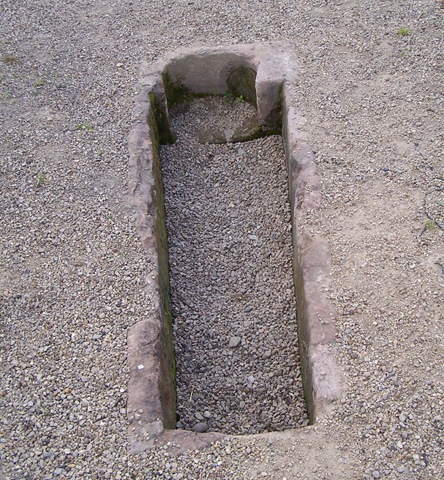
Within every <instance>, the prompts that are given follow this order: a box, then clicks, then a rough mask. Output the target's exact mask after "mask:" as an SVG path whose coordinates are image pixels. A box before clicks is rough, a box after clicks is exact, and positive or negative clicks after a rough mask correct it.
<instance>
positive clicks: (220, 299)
mask: <svg viewBox="0 0 444 480" xmlns="http://www.w3.org/2000/svg"><path fill="white" fill-rule="evenodd" d="M184 107H186V108H184ZM178 109H179V111H178V112H177V113H176V112H174V110H171V121H172V130H173V132H174V134H175V137H176V142H175V143H174V144H172V145H165V146H164V147H162V150H161V156H162V177H163V182H164V189H165V207H166V217H167V230H168V243H169V246H168V251H169V262H170V280H171V285H170V287H171V292H172V306H173V322H174V336H175V347H176V371H177V402H178V408H177V413H178V414H179V416H180V421H179V422H178V424H177V427H178V428H185V429H188V430H189V429H196V428H201V429H202V428H208V430H209V431H218V432H223V433H229V434H252V433H261V432H264V431H273V430H283V429H288V428H296V427H299V426H306V425H307V424H308V417H307V412H306V407H305V402H304V396H303V389H302V380H301V371H300V367H299V358H298V340H297V325H296V304H295V295H294V287H293V268H292V267H293V262H292V259H293V254H292V241H291V218H290V205H289V197H288V177H287V172H286V162H285V153H284V149H283V143H282V138H281V137H280V136H274V137H265V138H260V139H257V140H253V141H249V142H242V143H228V144H222V145H217V144H216V145H215V144H209V143H206V144H202V143H200V142H199V138H201V137H202V132H207V136H208V132H213V135H212V136H215V137H218V136H219V137H220V136H221V135H220V134H219V135H217V132H222V133H223V132H224V131H225V130H227V129H231V130H236V129H237V128H239V127H240V126H241V125H242V124H243V123H244V122H245V121H246V119H248V118H249V116H251V115H252V114H254V112H255V109H254V107H253V106H251V105H249V104H247V103H245V102H243V103H241V102H240V101H239V100H238V99H237V100H232V101H230V100H229V99H223V98H221V97H209V98H202V99H195V100H194V101H193V102H191V103H190V104H188V105H186V106H184V105H179V107H178ZM209 136H211V135H209Z"/></svg>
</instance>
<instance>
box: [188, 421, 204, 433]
mask: <svg viewBox="0 0 444 480" xmlns="http://www.w3.org/2000/svg"><path fill="white" fill-rule="evenodd" d="M192 430H193V432H198V433H204V432H206V431H207V430H208V424H207V423H205V422H199V423H196V424H195V425H194V427H193V428H192Z"/></svg>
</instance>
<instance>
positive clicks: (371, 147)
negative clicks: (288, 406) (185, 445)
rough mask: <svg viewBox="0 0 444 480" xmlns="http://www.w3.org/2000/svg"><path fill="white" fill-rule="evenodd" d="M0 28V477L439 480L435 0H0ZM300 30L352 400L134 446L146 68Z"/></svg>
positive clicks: (439, 64) (439, 80) (304, 86)
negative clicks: (177, 55)
mask: <svg viewBox="0 0 444 480" xmlns="http://www.w3.org/2000/svg"><path fill="white" fill-rule="evenodd" d="M401 29H405V30H401ZM0 31H1V35H0V342H1V343H0V352H1V353H0V356H1V366H0V368H1V377H0V378H1V380H0V381H1V387H0V389H1V392H0V412H1V415H0V455H1V461H0V472H2V473H0V477H2V476H3V477H4V478H5V479H17V480H18V479H20V480H21V479H24V478H28V479H30V478H35V479H53V478H75V479H77V478H79V479H94V478H95V479H102V478H113V479H120V478H132V479H134V478H136V479H146V478H165V479H179V478H182V479H198V478H199V479H200V478H202V479H204V478H213V479H215V478H223V479H233V478H235V479H237V478H239V479H240V478H244V479H249V480H250V479H254V478H271V479H279V480H283V478H284V477H285V478H287V480H288V479H310V480H312V479H313V480H321V479H323V480H325V479H330V478H331V479H341V480H344V479H345V480H350V479H371V478H378V475H379V477H380V478H383V479H385V478H387V479H409V480H410V479H415V480H417V479H422V480H435V479H439V478H444V438H443V433H442V432H443V406H444V385H443V375H442V368H443V367H442V365H443V358H444V341H443V328H442V327H443V321H444V319H443V300H442V299H443V298H444V295H443V291H444V276H443V274H442V267H440V266H439V265H438V264H440V265H444V236H443V231H442V229H441V228H440V227H439V226H438V223H437V222H439V223H440V224H442V223H444V208H443V203H442V202H443V199H442V190H443V188H444V187H443V181H444V180H443V178H444V177H443V175H444V171H443V158H444V157H443V149H442V145H443V144H444V137H443V128H442V125H443V124H444V119H443V108H444V97H443V91H444V88H443V79H444V75H443V64H444V62H443V52H444V44H443V42H444V36H443V34H442V33H443V31H444V10H443V6H442V2H441V1H439V0H399V1H397V2H393V1H392V0H364V1H363V0H342V1H335V2H333V1H329V2H326V1H325V0H300V1H298V2H295V1H293V0H282V1H280V2H272V1H261V0H249V1H245V0H241V1H239V2H221V1H215V0H211V1H210V0H194V1H193V0H177V1H167V0H159V1H152V2H146V1H145V0H120V1H118V2H117V1H113V0H95V1H94V2H93V1H91V0H72V1H69V2H55V1H51V0H32V1H31V0H20V1H19V2H18V1H16V0H2V2H1V14H0ZM288 39H290V40H294V41H295V44H296V54H297V56H298V59H299V62H300V67H301V75H300V79H299V84H298V86H297V89H296V91H295V94H296V95H297V101H298V105H299V106H300V108H302V109H303V110H304V113H305V117H306V119H307V123H306V124H305V126H304V129H305V130H306V132H307V133H309V134H310V143H311V145H312V147H313V149H314V151H315V152H316V164H317V167H318V173H319V176H320V178H321V181H322V184H323V190H322V206H321V208H320V210H319V211H317V212H312V213H311V214H310V215H308V216H307V218H306V222H305V224H304V225H301V228H304V229H305V230H306V232H307V233H309V234H312V235H321V236H323V237H325V238H326V239H327V240H328V242H329V245H330V249H331V253H332V259H333V270H332V277H331V280H332V283H331V287H330V289H329V292H328V294H329V296H330V298H331V300H332V302H334V304H335V305H336V308H337V312H338V317H337V319H336V326H337V329H338V337H337V349H336V356H337V359H338V362H339V363H340V365H341V366H342V368H343V371H344V375H345V379H346V385H347V392H346V394H345V396H344V399H343V401H342V402H340V403H339V404H338V405H336V407H335V410H334V411H333V412H332V413H331V415H330V416H329V417H328V418H327V419H325V420H324V421H322V422H320V423H319V424H318V425H317V426H316V427H313V428H312V427H307V428H302V429H297V430H295V431H292V432H284V433H279V435H280V437H279V438H276V437H274V436H273V437H272V438H273V442H271V443H270V442H269V441H268V440H267V439H268V437H267V439H265V438H256V437H248V436H245V437H243V438H242V439H238V438H234V439H232V440H231V441H230V442H228V444H229V445H230V449H229V452H230V453H227V450H226V448H227V445H226V444H224V443H220V444H217V445H213V446H212V447H210V448H208V449H206V450H204V451H201V452H195V451H191V452H187V453H184V454H183V455H181V456H179V457H174V456H173V450H174V449H173V446H171V445H170V446H167V447H159V448H156V449H154V450H152V451H150V452H146V453H145V454H142V455H139V456H134V457H132V456H131V457H130V456H128V453H127V437H126V435H127V418H126V412H125V406H126V387H127V384H128V369H127V363H126V362H127V359H126V354H127V352H126V348H127V347H126V334H127V329H128V326H129V325H131V324H134V323H135V322H138V321H140V320H142V319H144V318H146V315H147V312H148V311H149V310H150V308H152V304H151V301H150V296H149V291H148V290H147V286H146V283H145V279H146V277H147V276H150V275H151V273H152V266H151V265H149V263H148V261H147V259H146V257H145V255H144V252H143V250H142V248H141V246H140V241H139V239H138V238H137V235H136V234H135V231H134V218H133V211H132V210H131V208H129V207H128V206H127V205H128V204H127V201H126V195H127V174H128V171H127V163H128V148H127V135H128V132H129V130H130V128H131V126H132V124H133V120H134V119H133V117H132V115H131V112H132V109H133V106H134V105H133V100H132V99H133V96H134V94H135V91H134V90H135V88H136V84H137V78H138V69H139V65H140V62H141V61H142V60H144V61H147V62H149V63H151V62H153V61H154V60H156V59H157V58H160V57H162V56H163V55H164V54H165V53H166V52H168V51H170V50H172V49H176V48H177V47H180V46H184V45H191V44H196V43H199V44H203V45H205V44H212V45H217V44H232V43H238V42H244V43H249V42H250V43H251V42H255V41H267V40H288ZM426 212H427V213H428V214H429V215H430V216H431V217H432V218H433V219H434V220H433V221H434V222H435V223H433V224H432V223H429V222H431V220H430V219H429V218H428V216H427V214H426ZM202 413H204V412H202ZM267 435H272V434H267ZM274 435H277V434H274ZM173 463H175V464H176V465H172V464H173ZM167 465H169V466H170V468H168V470H166V466H167ZM174 469H175V470H174Z"/></svg>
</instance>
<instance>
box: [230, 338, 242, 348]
mask: <svg viewBox="0 0 444 480" xmlns="http://www.w3.org/2000/svg"><path fill="white" fill-rule="evenodd" d="M241 341H242V339H241V337H231V338H230V343H229V344H228V346H229V347H230V348H236V347H238V346H239V345H240V344H241Z"/></svg>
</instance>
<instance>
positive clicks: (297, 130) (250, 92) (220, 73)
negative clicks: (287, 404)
mask: <svg viewBox="0 0 444 480" xmlns="http://www.w3.org/2000/svg"><path fill="white" fill-rule="evenodd" d="M294 50H295V46H294V44H292V43H290V42H279V43H270V44H257V45H235V46H227V47H212V48H206V47H202V48H194V49H182V50H179V51H177V52H175V53H174V54H172V55H171V56H170V57H169V58H167V59H166V60H162V61H159V62H157V63H155V64H154V66H151V67H148V66H142V71H141V77H140V81H139V93H138V95H137V97H136V102H135V103H136V106H135V117H136V124H135V126H134V128H133V129H132V131H131V133H130V136H129V151H130V169H129V192H130V196H131V198H132V202H133V205H134V206H135V208H136V212H137V218H136V228H137V231H138V234H139V236H140V238H141V241H142V245H143V248H144V249H145V251H146V253H147V255H148V256H149V258H150V261H151V262H150V263H151V264H152V265H153V266H154V271H153V272H150V275H149V276H148V280H149V287H148V288H149V292H148V293H149V295H150V297H151V298H152V300H153V309H152V311H151V312H150V313H147V318H146V319H145V320H142V321H141V322H139V323H137V324H136V325H134V326H132V327H131V328H130V329H129V333H128V363H129V367H130V383H129V386H128V407H127V410H128V420H129V439H130V448H131V451H132V452H133V453H137V452H140V451H143V450H145V449H147V448H150V447H151V446H152V445H153V444H154V443H155V442H160V443H163V442H167V441H170V440H173V441H174V443H175V444H176V445H180V446H181V448H196V447H199V446H203V445H206V444H208V443H210V442H212V441H214V440H215V439H217V438H221V437H223V435H222V434H216V433H205V434H197V433H194V432H185V431H180V430H172V429H174V423H175V383H174V347H173V339H172V333H171V311H170V299H169V283H168V253H167V239H166V229H165V222H164V206H163V191H162V181H161V171H160V154H159V145H160V143H164V142H168V141H172V139H173V136H172V132H171V130H170V125H169V111H168V107H169V106H170V105H171V104H172V103H174V101H176V100H177V99H178V98H177V97H180V96H183V97H187V96H189V95H208V94H220V95H223V94H224V93H225V92H226V91H227V89H229V88H230V89H231V90H234V93H235V94H242V95H244V97H245V98H247V99H248V100H249V101H251V103H254V104H255V105H256V107H257V112H258V122H259V125H260V127H261V129H262V132H263V133H264V134H267V133H281V131H282V135H283V137H284V144H285V150H286V157H287V165H288V174H289V190H290V192H289V193H290V202H291V207H292V223H293V250H294V278H295V288H296V294H297V303H298V333H299V342H300V352H301V363H302V371H303V382H304V390H305V396H306V401H307V405H308V409H309V414H310V419H311V422H312V423H314V422H315V421H316V419H318V418H319V417H320V416H321V415H322V414H324V413H325V412H328V411H329V409H330V408H331V406H332V403H333V402H334V401H335V400H337V399H338V398H339V397H340V395H341V378H340V374H339V371H338V368H337V366H336V364H335V360H334V354H333V353H334V352H333V350H334V342H335V326H334V320H335V311H334V308H333V306H332V305H331V303H330V302H329V301H328V300H327V298H326V296H325V294H324V291H325V289H326V288H328V279H329V273H330V256H329V251H328V246H327V244H326V243H325V241H323V240H322V239H319V238H310V237H308V236H307V235H305V234H302V231H300V229H299V227H298V225H299V224H300V222H302V221H303V216H304V214H305V212H306V211H307V210H310V209H313V208H317V207H318V206H319V203H320V183H319V179H318V178H317V176H316V168H315V164H314V158H313V157H314V156H313V153H312V151H311V149H310V146H309V144H308V141H307V138H306V135H305V133H304V131H303V123H304V121H305V120H304V118H303V117H302V116H301V114H300V113H299V111H298V110H297V108H296V107H295V105H294V103H295V102H294V100H293V99H292V96H291V95H292V89H294V88H295V86H296V82H297V76H298V65H297V61H296V58H295V55H294ZM307 428H309V427H307Z"/></svg>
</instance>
